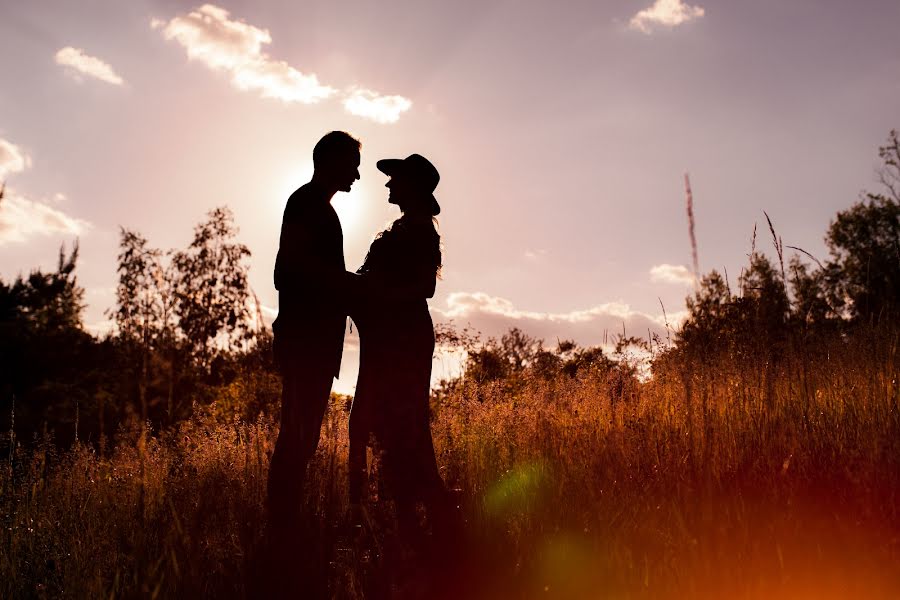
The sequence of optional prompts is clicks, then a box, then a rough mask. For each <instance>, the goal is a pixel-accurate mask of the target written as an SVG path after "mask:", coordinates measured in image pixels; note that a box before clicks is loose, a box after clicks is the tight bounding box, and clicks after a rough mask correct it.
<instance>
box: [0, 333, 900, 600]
mask: <svg viewBox="0 0 900 600" xmlns="http://www.w3.org/2000/svg"><path fill="white" fill-rule="evenodd" d="M897 345H898V344H897V336H896V335H895V334H890V335H889V334H886V333H884V332H878V331H874V332H869V333H868V334H866V335H865V336H861V337H860V338H859V339H855V340H850V341H843V342H838V341H834V342H831V343H830V345H822V344H818V345H817V346H816V347H815V348H801V350H802V351H801V350H797V351H795V352H792V353H791V354H790V355H789V356H788V357H787V358H786V359H784V361H783V362H782V364H779V365H770V366H767V367H766V368H771V369H772V370H773V373H774V376H773V377H771V378H766V377H763V376H761V374H760V373H759V369H758V367H757V366H752V365H747V364H740V363H737V362H736V361H731V360H729V359H727V357H723V358H722V359H721V360H718V361H717V362H715V363H710V362H707V363H704V364H702V365H698V366H694V367H692V368H691V369H690V371H688V370H686V369H685V368H683V367H681V368H675V367H670V368H669V370H668V371H663V372H658V373H656V376H655V378H654V379H653V380H652V381H651V382H649V383H647V384H644V385H642V386H640V387H639V388H638V389H636V390H635V391H634V394H626V395H625V396H624V397H622V396H621V395H620V394H619V393H618V392H617V391H615V393H613V392H614V390H612V389H610V388H609V386H608V384H607V382H606V381H605V380H603V379H584V380H577V381H576V380H558V381H539V380H534V381H529V382H526V383H525V384H524V385H519V386H514V387H507V386H504V385H502V384H493V387H484V386H482V387H481V388H478V387H476V386H462V387H461V388H460V389H459V390H457V391H456V392H455V395H454V396H452V397H451V398H449V399H448V400H447V401H446V402H445V403H444V404H443V405H441V406H439V407H435V415H434V417H435V418H434V426H433V427H434V437H435V445H436V449H437V452H438V454H439V457H438V458H439V463H440V464H441V465H442V468H443V470H444V474H445V480H446V481H447V482H448V483H450V484H451V485H452V486H454V487H457V488H459V489H460V490H461V492H460V495H461V498H462V502H463V507H462V508H463V513H464V515H465V518H466V521H467V524H468V527H467V535H468V545H467V553H468V556H469V557H470V558H471V559H472V560H471V561H470V562H471V564H472V565H473V568H472V569H470V577H471V579H472V582H471V584H472V585H471V587H472V589H473V590H474V591H473V594H472V595H473V596H475V597H486V598H487V597H501V598H551V597H552V598H645V597H646V598H661V597H662V598H723V597H729V598H862V597H866V598H891V597H898V596H900V497H898V492H900V415H898V371H900V370H898V352H897V350H898V347H897ZM479 398H487V399H488V400H487V401H480V400H479ZM274 437H275V427H274V425H273V423H271V422H269V421H266V420H259V421H257V422H255V423H241V422H234V423H228V424H222V423H220V422H216V421H215V420H214V419H212V418H205V417H202V416H198V417H197V418H195V419H194V420H193V421H191V422H189V423H185V424H183V425H182V426H181V427H180V428H179V429H178V430H177V431H173V432H166V433H163V434H159V435H151V436H144V435H142V434H141V433H140V431H133V432H130V433H128V432H124V433H123V434H122V435H121V436H120V442H119V443H118V444H117V445H116V447H115V448H113V449H111V450H109V451H105V452H98V451H94V450H92V449H89V448H88V447H85V446H84V445H79V446H76V447H74V448H72V449H71V450H69V451H67V452H64V453H61V454H56V453H55V451H54V450H53V448H52V446H51V445H49V444H46V443H45V444H42V445H40V446H39V447H38V449H37V450H36V451H33V452H29V453H25V452H24V451H21V450H20V451H19V452H18V453H17V454H16V456H15V457H14V459H13V461H12V463H11V466H9V467H4V468H3V475H2V477H0V486H2V488H0V498H2V500H0V516H2V519H3V521H2V524H3V531H2V534H0V596H2V597H7V598H12V597H32V596H47V597H59V596H64V597H120V596H135V595H140V596H151V597H152V596H163V597H173V596H179V597H195V596H214V597H235V596H252V595H253V591H254V589H256V585H257V583H258V581H257V580H256V579H255V577H256V573H257V572H258V570H259V569H258V563H259V556H260V548H261V545H260V542H261V534H262V530H263V526H264V523H263V519H264V515H263V501H264V493H265V477H266V471H267V468H268V457H269V455H270V452H271V449H272V446H273V442H274ZM346 450H347V437H346V413H345V411H344V407H343V406H342V405H340V404H338V403H336V404H335V405H334V406H332V410H331V412H330V413H329V416H328V420H327V423H326V426H325V428H324V430H323V441H322V443H321V444H320V448H319V453H318V455H317V457H316V461H315V464H314V465H313V466H312V470H313V472H314V477H313V481H314V483H313V489H314V490H315V491H314V492H313V493H312V494H311V496H310V497H309V498H308V503H309V505H310V506H312V507H314V510H315V511H316V514H317V515H318V521H319V522H320V524H321V528H320V534H321V539H322V540H323V542H322V545H323V548H322V549H321V551H322V552H325V553H326V558H327V560H328V562H329V563H330V565H331V566H330V571H331V572H330V574H329V580H330V589H331V590H332V591H333V595H334V597H336V598H355V597H360V596H361V595H362V590H363V589H365V587H366V585H367V583H366V582H367V581H369V580H371V578H372V571H373V569H377V565H375V563H374V562H373V560H372V557H371V548H370V547H369V548H361V547H357V546H354V542H353V539H352V537H351V536H348V535H346V531H345V529H343V525H344V514H345V510H346V495H345V490H344V488H345V476H346V473H345V467H344V461H345V457H346ZM382 508H383V507H380V508H379V507H376V508H375V510H374V512H375V514H376V515H377V516H378V518H379V519H381V520H383V519H384V518H385V515H386V512H385V511H384V510H382ZM379 535H380V534H379ZM385 535H387V534H385ZM366 559H369V560H366Z"/></svg>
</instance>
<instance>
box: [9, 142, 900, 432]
mask: <svg viewBox="0 0 900 600" xmlns="http://www.w3.org/2000/svg"><path fill="white" fill-rule="evenodd" d="M878 154H879V158H880V161H881V167H880V169H879V171H878V175H879V181H880V184H881V186H882V189H881V191H879V192H876V193H865V194H863V196H862V197H861V198H860V199H859V200H858V201H857V202H856V203H855V204H853V205H852V206H850V207H849V208H848V209H846V210H843V211H840V212H838V213H837V215H836V216H835V218H834V219H833V220H832V222H831V223H830V225H829V228H828V230H827V232H826V235H825V244H826V247H827V249H828V253H829V254H828V257H827V258H825V260H824V261H820V260H819V259H818V258H816V257H814V256H812V255H811V254H809V253H808V252H806V251H805V250H803V249H802V248H797V247H792V246H789V245H785V244H784V243H783V241H782V239H781V236H780V235H779V234H778V232H777V231H776V228H775V227H774V224H773V223H772V221H771V220H770V219H769V218H768V215H765V218H766V229H767V230H768V237H770V238H771V243H772V246H773V248H774V257H773V258H769V257H768V256H767V255H766V254H765V253H763V252H762V251H761V250H760V249H758V247H757V246H758V241H759V240H758V235H757V233H758V232H757V231H756V228H755V227H754V230H753V235H752V237H751V240H750V252H749V254H748V259H749V260H748V264H747V266H746V267H745V268H744V269H743V270H742V272H741V273H740V274H738V277H737V279H736V280H735V281H734V285H732V282H731V281H730V279H729V277H728V274H727V273H720V272H719V271H718V270H713V271H710V272H709V273H706V274H704V275H702V276H701V277H699V280H698V281H697V285H696V288H695V291H694V292H693V293H692V294H691V295H690V296H689V297H688V298H687V299H686V302H687V309H688V316H687V318H686V320H685V321H684V322H683V323H682V324H681V326H680V327H679V328H678V329H677V330H673V331H672V336H671V338H670V339H667V340H662V339H659V338H658V337H655V336H654V338H652V339H638V338H634V337H625V336H624V334H623V335H622V336H618V337H617V338H616V339H615V340H614V342H615V343H614V344H613V346H614V349H613V350H612V351H611V352H606V351H604V350H603V349H602V348H600V347H580V346H578V345H577V344H576V343H575V342H573V341H571V340H563V341H560V342H558V343H557V345H556V346H555V347H552V348H547V347H545V345H544V342H543V340H539V339H535V338H532V337H530V336H528V335H527V334H526V333H525V332H523V331H521V330H519V329H512V330H510V331H509V332H507V333H506V334H505V335H503V336H502V337H501V338H500V339H499V340H498V339H494V338H490V339H487V340H484V339H482V338H481V337H480V335H479V334H478V333H477V332H473V331H471V330H469V329H464V330H462V331H460V330H457V329H454V328H453V327H452V326H446V325H439V326H438V330H437V334H438V336H437V337H438V341H439V344H441V345H442V346H443V347H448V348H452V349H455V350H456V351H458V352H460V353H461V355H462V356H463V363H464V365H463V369H462V372H461V374H460V375H459V376H458V377H456V378H454V379H453V380H451V381H444V382H441V384H440V385H439V386H438V387H437V388H436V390H435V392H434V397H435V402H438V403H439V402H440V401H441V400H442V399H444V398H447V397H449V395H450V394H449V391H451V389H452V388H454V387H457V386H461V385H466V384H467V382H475V383H478V384H479V386H478V389H480V390H482V393H483V390H485V389H488V388H485V386H483V385H481V384H484V383H485V382H496V383H497V384H498V385H501V386H505V387H506V389H510V390H514V389H515V387H516V385H517V382H522V381H524V380H526V379H529V378H541V379H544V380H548V381H549V380H557V379H563V380H565V379H570V380H571V379H578V378H585V377H601V378H605V380H607V381H608V382H609V383H610V384H611V385H613V386H614V390H615V392H616V393H615V396H616V397H620V398H622V399H623V400H625V399H627V398H628V396H629V390H630V389H633V388H634V387H635V386H638V385H644V384H645V383H646V382H647V381H651V382H652V380H653V378H659V377H666V376H672V374H673V373H674V374H678V376H679V377H680V378H681V379H682V380H683V381H684V383H685V385H686V386H687V387H688V393H690V386H691V385H696V381H695V379H696V377H695V376H694V375H691V376H690V377H688V376H685V373H688V372H690V373H699V372H702V371H703V370H704V369H706V370H708V371H709V370H711V369H712V368H713V365H715V368H718V369H729V368H733V367H734V365H736V364H741V365H743V366H744V367H746V366H747V365H752V366H753V368H754V370H755V372H757V373H758V374H759V385H760V386H762V387H763V388H766V386H769V387H771V385H772V382H773V381H774V379H775V376H776V375H777V373H778V371H779V369H784V368H789V366H790V365H789V363H790V360H792V358H791V357H796V356H797V355H798V353H804V355H806V354H809V353H816V352H820V351H821V352H824V351H827V348H829V347H830V345H832V344H846V343H849V342H850V341H851V340H852V339H853V338H854V336H857V335H858V332H860V331H863V330H865V331H868V332H871V331H872V330H878V331H880V332H882V333H884V335H886V336H887V338H888V340H889V341H890V340H894V341H893V342H892V343H894V344H896V339H897V332H898V322H900V319H898V317H900V141H898V134H897V132H896V131H891V132H890V134H889V136H888V139H887V142H886V143H885V145H884V146H882V147H880V148H879V152H878ZM236 234H237V229H236V227H235V224H234V219H233V216H232V214H231V212H230V211H229V210H228V209H227V208H217V209H215V210H213V211H211V212H210V213H209V214H208V215H207V217H206V220H204V221H203V222H201V223H200V224H198V225H197V226H196V227H195V229H194V236H193V239H192V241H191V243H190V244H189V245H188V246H187V247H186V248H184V249H180V250H174V249H173V250H168V251H163V250H161V249H159V248H154V247H152V246H151V245H150V244H149V243H148V240H147V239H146V238H144V237H143V236H142V235H141V234H140V233H138V232H136V231H132V230H128V229H124V228H123V229H121V231H120V242H119V248H120V251H119V255H118V284H117V288H116V306H115V307H114V308H113V309H111V311H110V312H109V316H110V317H111V319H112V320H113V321H114V322H115V329H114V331H112V332H110V333H109V334H106V335H104V336H102V337H95V336H92V335H90V334H88V333H87V332H86V331H85V330H84V325H83V322H82V311H83V308H84V289H83V288H82V287H81V286H80V285H79V284H78V281H77V277H76V273H75V270H76V263H77V258H78V246H77V243H76V244H75V245H74V246H73V247H72V248H71V249H70V250H69V251H66V249H65V248H62V249H61V250H60V254H59V260H58V264H57V268H56V270H55V271H52V272H43V271H41V270H34V271H32V272H31V273H30V274H29V275H28V276H27V277H26V276H21V275H20V276H19V277H17V278H16V279H15V280H14V281H12V282H9V283H7V282H4V281H0V364H2V371H0V402H2V405H0V430H2V431H3V432H8V433H6V434H5V437H4V442H5V444H7V445H8V444H9V443H10V442H11V441H13V440H15V439H17V440H18V441H20V442H27V441H28V440H30V439H32V438H33V436H35V435H41V434H42V432H44V431H50V432H54V433H55V436H56V440H57V441H58V442H59V443H63V444H65V443H68V442H70V441H72V440H73V439H75V438H76V437H78V438H79V439H81V440H90V441H92V442H96V443H100V442H101V440H105V439H108V438H109V436H111V435H114V434H115V432H116V430H117V429H120V428H123V427H124V428H128V427H140V426H142V424H146V423H149V424H150V425H151V426H152V427H156V428H161V427H165V426H167V425H170V424H173V423H175V422H177V421H180V420H183V419H185V418H188V417H189V416H190V415H192V414H193V412H194V411H196V410H198V409H204V410H216V411H220V412H221V416H222V418H224V419H231V418H235V417H238V418H244V419H252V418H255V417H256V416H257V415H258V414H259V413H260V412H262V411H265V410H273V407H275V406H277V399H278V397H279V395H278V390H279V379H278V376H277V374H276V371H275V368H274V365H273V363H272V357H271V334H270V332H269V331H268V330H267V329H266V327H265V325H264V323H263V319H262V315H261V312H260V306H259V302H258V301H257V300H256V298H255V295H254V294H253V292H252V291H251V290H250V288H249V285H248V281H247V269H248V263H249V259H250V251H249V250H248V249H247V247H246V246H244V245H243V244H240V243H238V242H237V241H236ZM789 251H790V254H791V256H788V253H789ZM633 352H637V353H638V354H639V355H640V356H642V357H643V359H642V360H643V361H644V363H643V364H644V367H645V368H644V369H643V370H642V368H641V364H640V361H636V360H632V359H633V357H634V354H633ZM895 355H896V353H895ZM786 365H788V366H787V367H786ZM481 400H484V401H489V398H482V399H481Z"/></svg>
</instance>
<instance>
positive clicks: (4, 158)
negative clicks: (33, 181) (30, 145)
mask: <svg viewBox="0 0 900 600" xmlns="http://www.w3.org/2000/svg"><path fill="white" fill-rule="evenodd" d="M29 166H31V159H30V158H28V155H27V154H25V153H24V152H22V150H21V149H20V148H19V147H18V146H16V145H15V144H13V143H12V142H8V141H6V140H4V139H3V138H0V183H2V182H3V181H5V180H6V178H7V176H8V175H9V174H10V173H19V172H21V171H24V170H25V169H27V168H28V167H29Z"/></svg>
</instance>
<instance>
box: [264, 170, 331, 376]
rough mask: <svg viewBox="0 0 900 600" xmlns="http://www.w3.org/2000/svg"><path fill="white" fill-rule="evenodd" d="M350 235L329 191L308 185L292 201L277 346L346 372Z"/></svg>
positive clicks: (278, 265)
mask: <svg viewBox="0 0 900 600" xmlns="http://www.w3.org/2000/svg"><path fill="white" fill-rule="evenodd" d="M345 277H346V268H345V265H344V235H343V231H342V230H341V222H340V220H339V219H338V216H337V213H336V212H335V210H334V208H333V207H332V206H331V203H330V202H329V198H328V196H327V194H326V193H325V191H324V190H322V189H321V188H320V187H319V186H318V185H317V184H315V183H312V182H310V183H307V184H306V185H304V186H302V187H301V188H299V189H298V190H297V191H295V192H294V193H293V194H291V197H290V198H288V202H287V206H286V207H285V209H284V218H283V220H282V224H281V238H280V242H279V248H278V256H277V257H276V259H275V288H276V289H277V290H278V292H279V294H278V304H279V310H278V319H276V322H275V324H273V329H274V330H275V335H276V338H277V342H276V343H277V344H279V345H280V347H281V348H283V349H286V350H287V355H288V356H289V357H290V358H291V359H293V358H296V359H298V360H304V361H310V360H314V361H317V362H318V361H322V363H321V364H322V368H323V369H329V370H330V371H331V372H332V373H333V374H334V376H337V374H338V371H339V370H340V364H341V353H342V351H343V345H344V328H345V326H346V308H345V304H346V298H345V291H344V289H343V286H342V282H344V281H345Z"/></svg>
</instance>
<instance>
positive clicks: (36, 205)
mask: <svg viewBox="0 0 900 600" xmlns="http://www.w3.org/2000/svg"><path fill="white" fill-rule="evenodd" d="M89 227H90V224H89V223H88V222H87V221H84V220H82V219H77V218H74V217H70V216H69V215H67V214H66V213H64V212H62V211H61V210H58V209H56V208H53V207H52V206H48V205H47V204H44V203H42V202H37V201H34V200H29V199H28V198H25V197H24V196H21V195H19V194H17V193H16V192H15V191H12V190H9V189H7V190H5V192H4V194H3V199H2V200H0V245H3V244H5V243H8V242H24V241H25V240H27V239H28V238H29V237H31V236H34V235H50V234H54V233H59V234H67V235H80V234H81V233H83V232H84V231H85V230H87V229H88V228H89Z"/></svg>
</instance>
